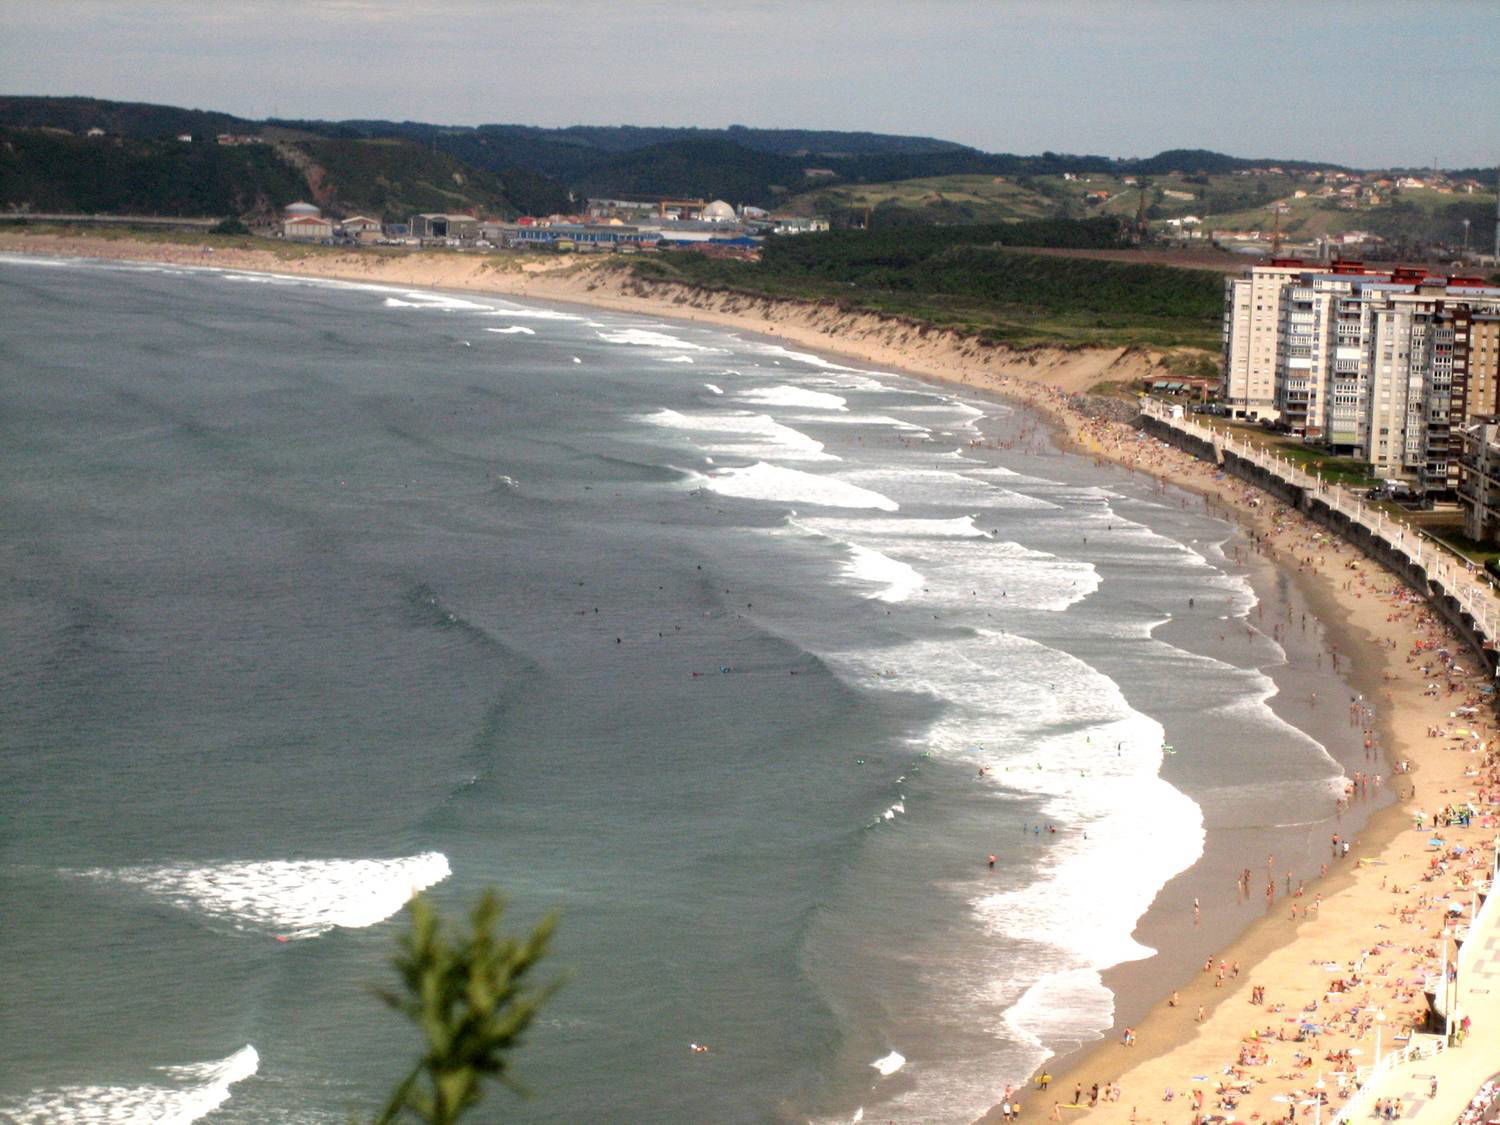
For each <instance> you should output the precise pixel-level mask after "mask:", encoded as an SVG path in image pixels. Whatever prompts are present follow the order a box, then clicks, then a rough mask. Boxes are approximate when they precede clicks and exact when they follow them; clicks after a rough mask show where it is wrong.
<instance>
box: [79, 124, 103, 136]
mask: <svg viewBox="0 0 1500 1125" xmlns="http://www.w3.org/2000/svg"><path fill="white" fill-rule="evenodd" d="M84 136H86V137H102V136H104V130H103V129H101V128H99V126H97V125H95V126H94V127H93V128H92V129H90V130H89V131H88V132H87V133H85V134H84Z"/></svg>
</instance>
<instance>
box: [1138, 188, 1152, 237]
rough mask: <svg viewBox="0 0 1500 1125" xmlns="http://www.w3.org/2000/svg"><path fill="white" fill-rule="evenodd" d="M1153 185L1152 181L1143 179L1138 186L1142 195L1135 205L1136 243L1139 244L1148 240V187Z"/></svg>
mask: <svg viewBox="0 0 1500 1125" xmlns="http://www.w3.org/2000/svg"><path fill="white" fill-rule="evenodd" d="M1150 186H1151V181H1150V180H1146V179H1142V180H1141V181H1140V183H1139V184H1138V185H1137V187H1138V188H1139V189H1140V196H1139V198H1138V200H1137V202H1136V205H1135V243H1136V245H1137V246H1139V245H1140V244H1141V243H1143V242H1145V241H1146V189H1147V188H1148V187H1150Z"/></svg>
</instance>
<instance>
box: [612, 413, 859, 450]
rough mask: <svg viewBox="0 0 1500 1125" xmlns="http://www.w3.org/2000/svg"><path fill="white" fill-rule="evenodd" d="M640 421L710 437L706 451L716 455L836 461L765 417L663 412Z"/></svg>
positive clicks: (816, 443)
mask: <svg viewBox="0 0 1500 1125" xmlns="http://www.w3.org/2000/svg"><path fill="white" fill-rule="evenodd" d="M640 420H641V421H643V422H649V423H651V424H652V425H653V426H660V427H662V428H663V429H669V430H685V431H691V432H695V433H700V434H709V435H712V436H713V438H714V439H715V440H713V441H711V442H709V444H708V448H709V449H711V450H714V451H715V452H719V453H733V454H738V455H740V456H742V457H763V458H784V459H787V460H792V461H837V460H838V458H837V457H835V456H834V455H833V454H831V453H825V452H823V443H822V442H820V441H816V440H815V439H813V438H811V437H809V436H808V435H807V434H804V433H803V432H802V431H801V430H794V429H792V428H791V427H790V426H784V425H782V424H781V423H780V422H778V421H776V420H775V419H774V418H772V417H770V416H769V415H766V414H750V413H746V412H743V411H728V412H724V411H715V412H712V413H704V412H698V413H691V414H684V413H682V412H681V411H677V410H665V409H663V410H658V411H656V412H654V413H652V414H646V415H642V416H641V419H640Z"/></svg>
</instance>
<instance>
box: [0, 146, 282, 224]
mask: <svg viewBox="0 0 1500 1125" xmlns="http://www.w3.org/2000/svg"><path fill="white" fill-rule="evenodd" d="M306 191H307V186H306V184H305V183H304V181H303V179H302V177H301V175H300V174H299V173H298V172H297V170H296V169H295V168H293V167H292V166H291V165H289V164H287V163H286V162H285V161H284V160H283V159H282V158H281V157H280V156H279V155H278V154H277V153H276V152H274V151H273V150H272V149H271V148H270V147H268V146H260V145H256V146H246V147H243V148H226V147H221V146H219V145H216V144H212V143H209V144H203V143H184V142H181V141H176V140H149V141H148V140H134V139H131V138H128V137H119V136H113V137H98V138H92V137H77V136H71V135H67V134H60V133H53V132H46V131H42V130H38V129H11V128H0V208H5V209H7V210H31V211H69V212H75V211H76V212H88V213H93V212H106V213H109V212H114V213H121V214H138V215H139V214H144V215H181V216H224V215H244V214H251V213H267V212H270V211H272V210H274V209H277V208H280V207H283V206H285V205H286V204H288V203H290V202H292V201H293V200H295V199H297V198H299V197H300V196H302V195H304V194H305V193H306Z"/></svg>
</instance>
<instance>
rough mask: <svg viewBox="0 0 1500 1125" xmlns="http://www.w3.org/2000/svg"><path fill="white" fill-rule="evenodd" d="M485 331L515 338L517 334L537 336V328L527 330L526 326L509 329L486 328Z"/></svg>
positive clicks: (514, 326)
mask: <svg viewBox="0 0 1500 1125" xmlns="http://www.w3.org/2000/svg"><path fill="white" fill-rule="evenodd" d="M485 331H486V332H493V333H495V335H497V336H515V335H517V334H520V335H524V336H535V335H536V329H535V328H527V327H526V326H525V325H524V324H512V325H511V326H510V327H509V328H486V329H485Z"/></svg>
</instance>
